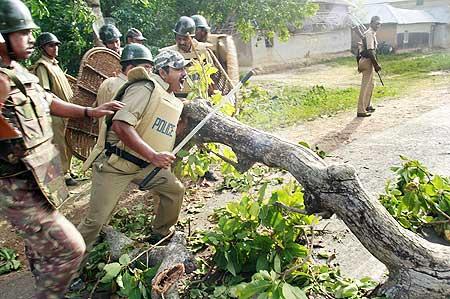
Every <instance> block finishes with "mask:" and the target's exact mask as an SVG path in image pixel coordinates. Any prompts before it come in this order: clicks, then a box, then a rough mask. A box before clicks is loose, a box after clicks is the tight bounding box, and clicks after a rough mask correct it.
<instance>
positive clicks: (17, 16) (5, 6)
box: [0, 0, 39, 33]
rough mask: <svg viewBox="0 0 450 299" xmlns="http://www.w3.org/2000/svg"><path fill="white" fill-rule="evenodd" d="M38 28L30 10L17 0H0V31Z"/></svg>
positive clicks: (8, 31) (7, 31)
mask: <svg viewBox="0 0 450 299" xmlns="http://www.w3.org/2000/svg"><path fill="white" fill-rule="evenodd" d="M37 28H39V27H38V26H37V25H36V24H35V23H34V22H33V18H32V17H31V13H30V10H29V9H28V7H26V6H25V4H24V3H23V2H22V1H19V0H0V33H10V32H16V31H20V30H27V29H37Z"/></svg>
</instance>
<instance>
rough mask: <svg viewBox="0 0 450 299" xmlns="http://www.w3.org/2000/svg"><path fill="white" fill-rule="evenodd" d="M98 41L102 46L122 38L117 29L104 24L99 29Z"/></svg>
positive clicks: (111, 25)
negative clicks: (99, 40) (100, 41)
mask: <svg viewBox="0 0 450 299" xmlns="http://www.w3.org/2000/svg"><path fill="white" fill-rule="evenodd" d="M99 35H100V39H101V40H102V42H103V43H104V44H109V43H112V42H113V41H115V40H116V39H119V38H121V37H122V33H120V31H119V29H117V27H116V26H114V25H113V24H105V25H103V26H102V27H101V28H100V32H99Z"/></svg>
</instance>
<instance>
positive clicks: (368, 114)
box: [356, 112, 372, 117]
mask: <svg viewBox="0 0 450 299" xmlns="http://www.w3.org/2000/svg"><path fill="white" fill-rule="evenodd" d="M371 115H372V114H370V113H367V112H362V113H359V112H358V113H356V116H357V117H368V116H371Z"/></svg>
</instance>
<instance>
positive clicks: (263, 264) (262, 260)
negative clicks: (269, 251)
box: [256, 255, 269, 271]
mask: <svg viewBox="0 0 450 299" xmlns="http://www.w3.org/2000/svg"><path fill="white" fill-rule="evenodd" d="M260 270H269V261H268V260H267V256H265V255H260V256H259V257H258V259H257V260H256V271H260Z"/></svg>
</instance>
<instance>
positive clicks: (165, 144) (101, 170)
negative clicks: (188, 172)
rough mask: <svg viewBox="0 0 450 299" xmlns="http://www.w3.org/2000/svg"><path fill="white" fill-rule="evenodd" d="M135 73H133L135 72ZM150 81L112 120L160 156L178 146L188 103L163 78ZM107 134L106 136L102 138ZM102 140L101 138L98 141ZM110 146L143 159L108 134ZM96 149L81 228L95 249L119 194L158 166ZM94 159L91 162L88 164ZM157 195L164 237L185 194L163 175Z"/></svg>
mask: <svg viewBox="0 0 450 299" xmlns="http://www.w3.org/2000/svg"><path fill="white" fill-rule="evenodd" d="M136 69H140V68H135V69H133V70H131V71H130V74H129V77H130V78H131V77H132V76H131V72H133V71H135V70H136ZM151 78H152V79H151V81H140V82H136V83H134V84H132V85H131V86H129V87H128V88H127V89H126V91H125V94H124V95H123V97H122V101H123V102H124V103H125V104H126V105H125V107H124V108H122V109H121V110H120V111H118V112H117V113H116V115H115V116H114V118H113V120H120V121H123V122H126V123H127V124H129V125H131V126H133V127H134V128H135V130H136V132H137V133H138V135H139V136H140V137H141V138H142V140H143V141H144V142H146V143H148V144H149V145H150V146H151V147H152V148H153V149H155V151H158V152H161V151H171V150H172V149H173V145H174V143H175V131H176V126H177V122H178V118H179V116H180V115H181V111H182V107H183V104H182V102H181V101H180V100H179V99H177V98H176V97H175V96H174V95H173V94H169V93H167V92H166V90H167V88H168V85H167V83H165V82H164V81H163V80H162V79H161V78H160V77H159V76H156V75H152V76H151ZM100 134H102V133H100ZM99 139H100V138H99ZM106 141H107V142H108V143H109V144H111V146H115V147H117V148H118V149H120V150H122V151H125V152H127V153H129V154H132V155H134V156H136V157H138V158H140V159H142V157H140V156H139V155H138V154H137V153H135V152H133V151H132V150H131V149H129V148H127V147H126V146H125V145H124V144H123V143H122V142H121V141H120V140H119V138H118V137H117V135H116V134H115V133H114V132H113V131H112V130H109V131H108V132H107V136H106ZM101 146H102V145H101V144H98V143H97V145H96V148H95V149H94V150H93V152H92V153H91V155H93V156H94V158H95V160H94V162H93V165H92V189H91V201H90V207H89V211H88V213H87V216H86V218H85V219H83V221H82V222H81V223H80V225H79V226H78V229H79V231H80V232H81V234H82V235H83V238H84V240H85V242H86V244H87V247H88V248H89V249H90V248H91V246H92V244H93V243H94V242H95V239H96V238H97V236H98V233H99V232H100V230H101V227H102V226H103V225H104V224H106V223H108V221H109V220H110V218H111V216H112V213H113V210H114V208H115V207H116V205H117V202H118V200H119V197H120V195H121V194H122V193H123V191H124V190H125V188H126V187H127V185H128V184H129V183H131V182H134V183H139V182H140V181H142V179H143V178H144V177H145V176H146V175H147V174H149V173H150V172H151V171H152V170H153V168H154V166H152V165H151V164H150V165H148V166H138V165H136V164H134V163H132V162H129V161H127V160H126V159H124V158H122V156H121V155H118V154H116V153H115V152H114V153H112V154H111V153H108V151H107V150H106V151H105V150H103V151H101V153H100V155H99V152H100V151H99V149H101ZM89 160H91V161H92V160H93V158H92V157H89V158H88V160H87V161H89ZM153 182H154V185H153V188H152V189H153V191H154V192H155V193H156V195H158V196H159V205H158V207H157V208H156V216H155V219H154V221H153V228H152V229H153V232H155V233H159V234H161V235H166V234H168V233H169V229H170V227H172V226H173V225H174V224H175V223H176V222H177V220H178V216H179V213H180V209H181V203H182V200H183V195H184V187H183V185H182V183H181V182H180V181H179V180H178V179H177V178H176V177H175V176H174V175H173V174H172V173H171V172H170V171H169V170H164V169H163V170H161V171H160V172H159V174H158V175H157V176H156V177H155V178H154V180H153Z"/></svg>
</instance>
